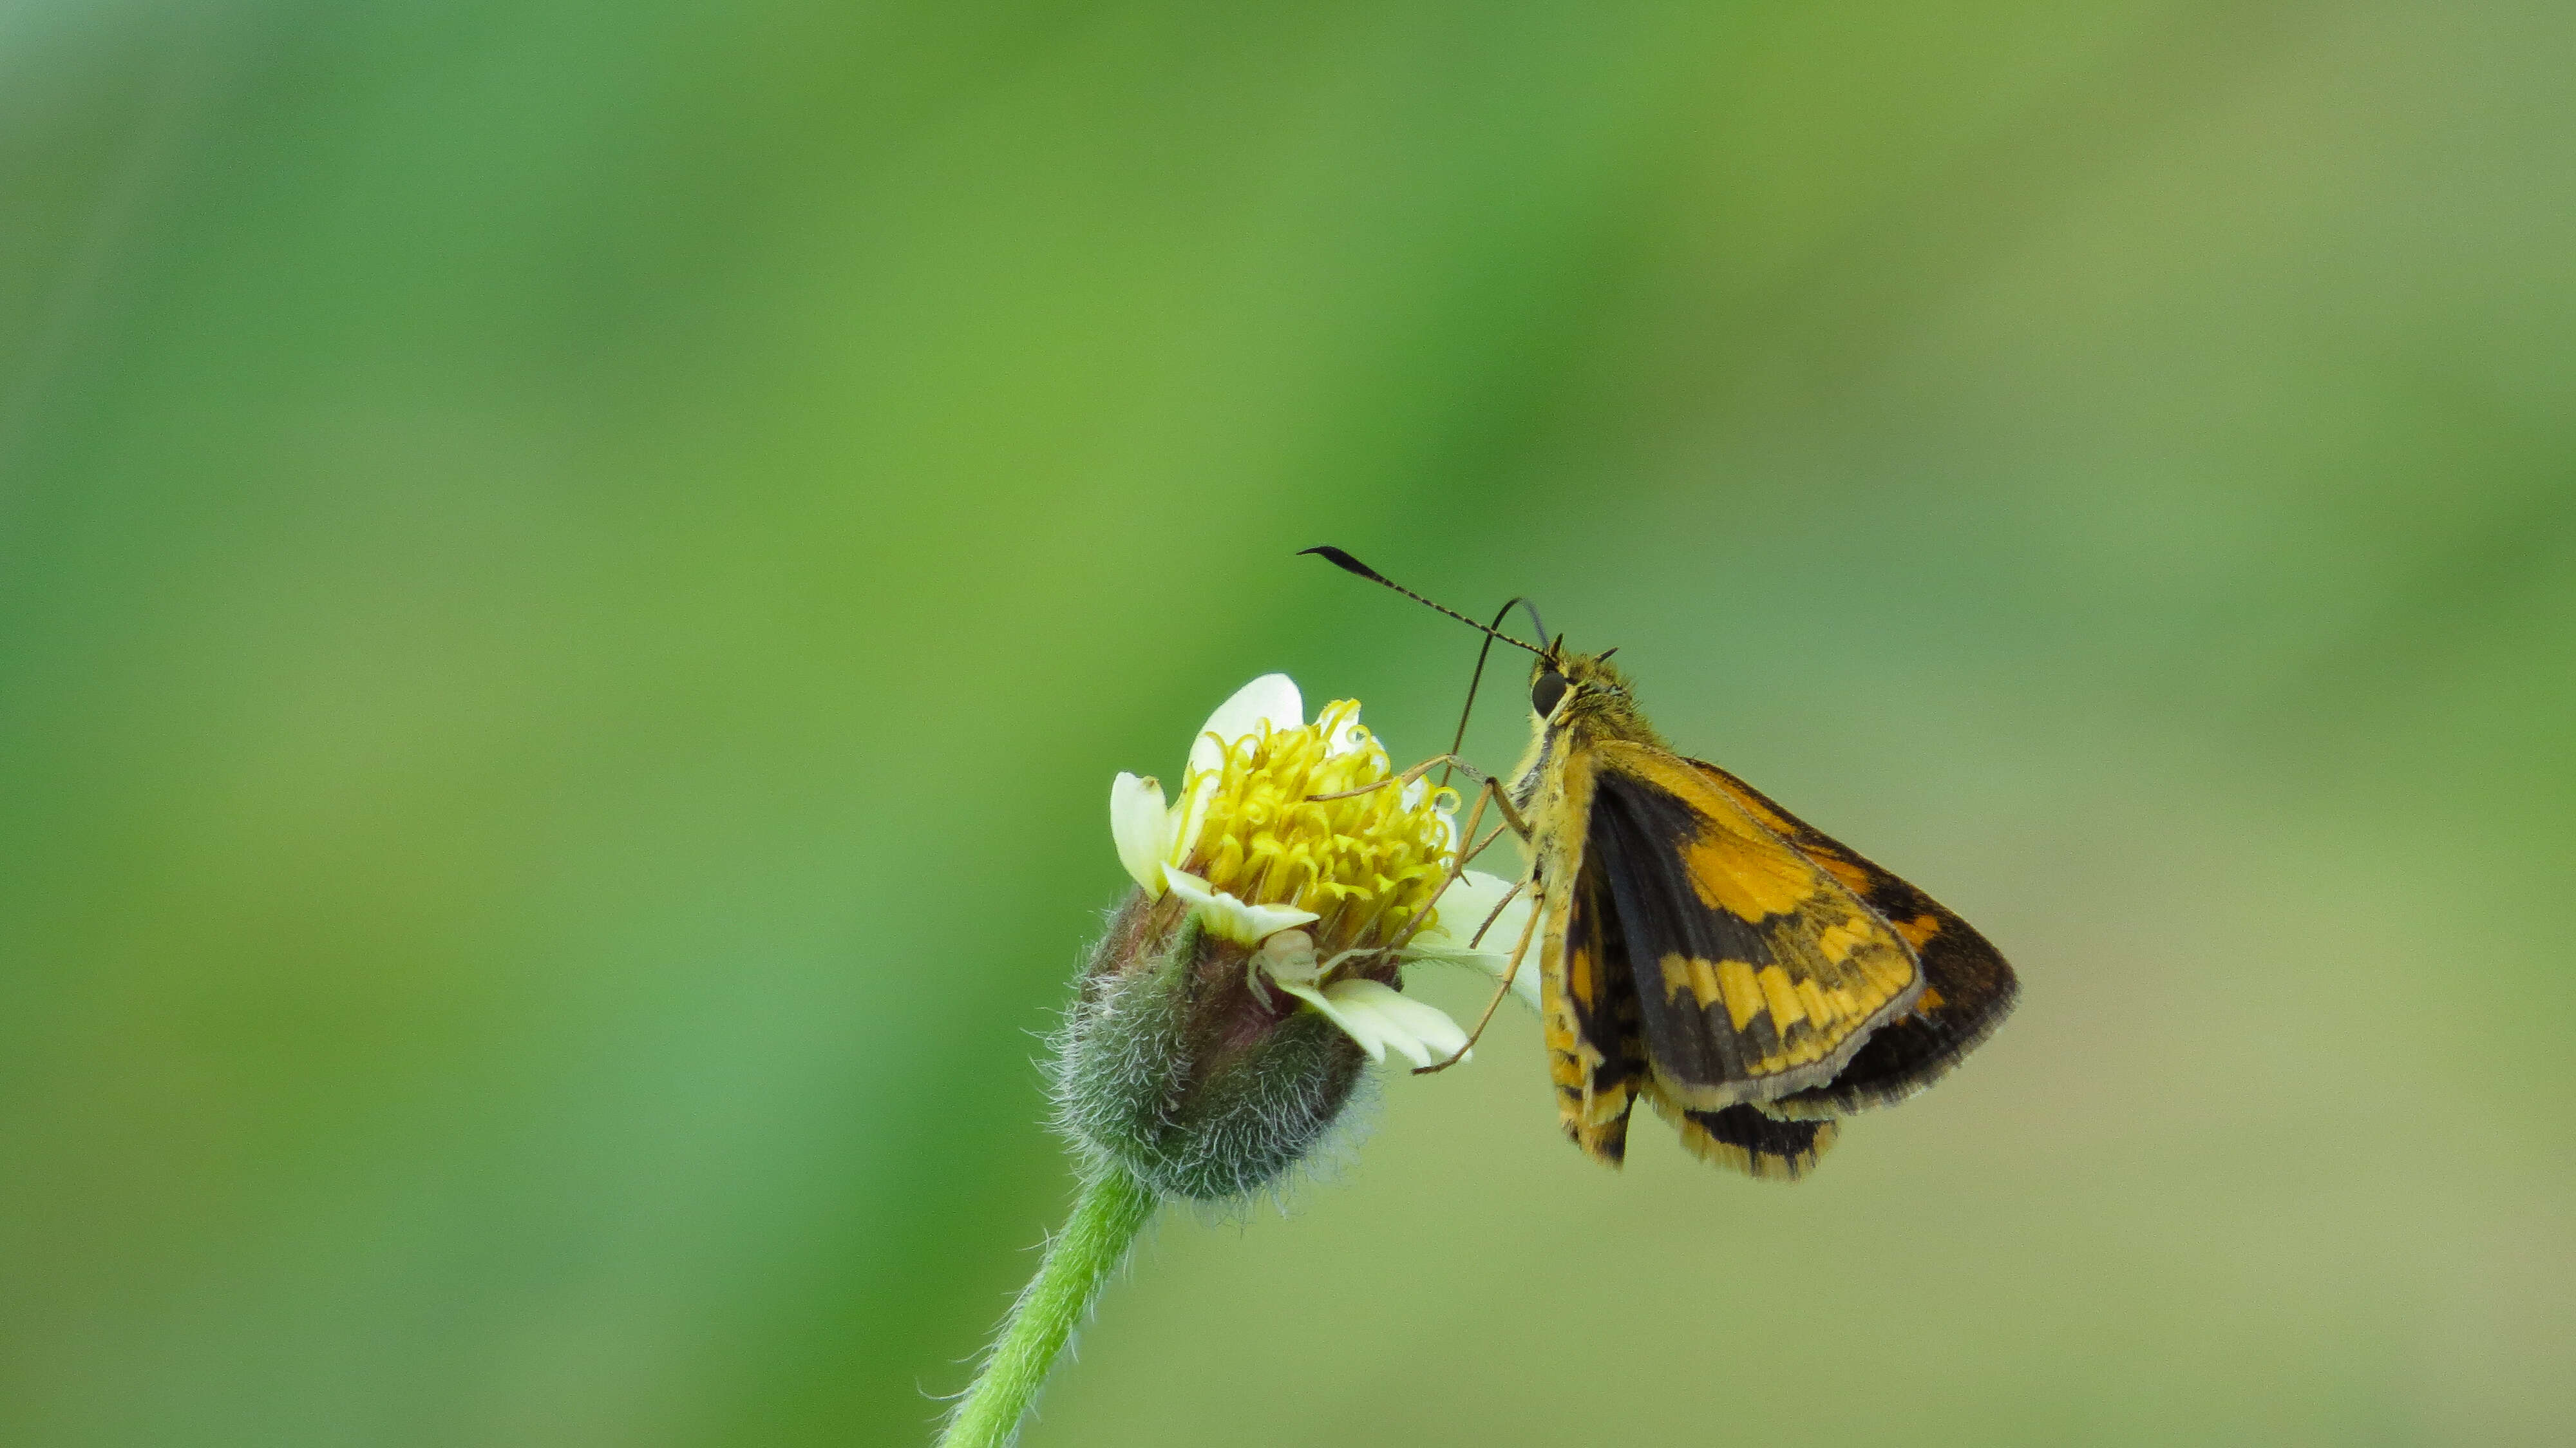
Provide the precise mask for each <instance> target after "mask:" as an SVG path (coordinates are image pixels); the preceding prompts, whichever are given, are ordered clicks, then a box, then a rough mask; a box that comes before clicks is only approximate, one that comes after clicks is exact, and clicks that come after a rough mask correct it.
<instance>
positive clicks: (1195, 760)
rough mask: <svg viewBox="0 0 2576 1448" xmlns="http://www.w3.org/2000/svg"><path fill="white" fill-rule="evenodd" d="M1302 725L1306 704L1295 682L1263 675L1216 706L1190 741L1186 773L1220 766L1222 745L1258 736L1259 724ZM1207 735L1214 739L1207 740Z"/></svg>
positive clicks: (1281, 676)
mask: <svg viewBox="0 0 2576 1448" xmlns="http://www.w3.org/2000/svg"><path fill="white" fill-rule="evenodd" d="M1305 722H1306V702H1305V700H1304V699H1302V698H1300V697H1299V696H1298V693H1297V684H1296V681H1295V680H1293V679H1290V678H1289V677H1288V676H1287V675H1286V674H1264V675H1262V676H1261V677H1260V678H1258V679H1255V680H1253V681H1252V682H1251V683H1249V684H1246V685H1244V686H1243V687H1242V688H1240V689H1237V690H1235V691H1234V697H1233V698H1231V699H1228V700H1226V701H1225V702H1224V703H1222V704H1219V705H1217V706H1216V712H1215V713H1213V714H1210V715H1209V716H1208V721H1207V725H1206V727H1205V728H1202V729H1201V730H1199V733H1198V737H1197V738H1196V739H1193V740H1191V741H1190V773H1192V774H1196V773H1198V772H1199V771H1200V770H1203V769H1214V768H1216V767H1217V766H1218V765H1220V764H1223V763H1224V762H1225V748H1224V746H1226V745H1231V744H1233V743H1234V742H1235V741H1236V740H1238V739H1242V738H1244V737H1246V736H1248V735H1253V734H1258V733H1260V732H1261V726H1262V725H1263V724H1268V725H1269V726H1270V727H1271V728H1273V729H1294V728H1296V727H1298V726H1299V725H1301V724H1304V723H1305ZM1210 735H1214V736H1216V737H1215V738H1213V739H1211V738H1209V737H1208V736H1210ZM1219 741H1223V743H1222V744H1220V743H1219Z"/></svg>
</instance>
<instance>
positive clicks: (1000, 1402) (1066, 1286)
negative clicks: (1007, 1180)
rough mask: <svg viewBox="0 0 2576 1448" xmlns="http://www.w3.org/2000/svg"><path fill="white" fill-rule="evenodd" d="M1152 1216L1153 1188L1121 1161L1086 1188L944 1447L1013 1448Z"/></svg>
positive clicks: (986, 1361)
mask: <svg viewBox="0 0 2576 1448" xmlns="http://www.w3.org/2000/svg"><path fill="white" fill-rule="evenodd" d="M1153 1214H1154V1194H1153V1192H1151V1191H1150V1190H1148V1189H1147V1188H1146V1186H1145V1184H1144V1183H1142V1182H1140V1181H1138V1180H1136V1178H1134V1177H1133V1176H1130V1175H1128V1174H1127V1173H1126V1172H1125V1171H1122V1170H1120V1169H1118V1168H1117V1167H1114V1166H1113V1167H1110V1168H1109V1169H1108V1170H1106V1171H1104V1172H1102V1173H1101V1174H1100V1175H1099V1176H1098V1177H1096V1178H1095V1179H1093V1180H1092V1181H1091V1182H1089V1183H1088V1184H1086V1185H1085V1186H1084V1187H1083V1189H1082V1195H1081V1196H1080V1197H1079V1198H1078V1199H1076V1200H1075V1202H1074V1204H1073V1215H1072V1217H1071V1218H1069V1219H1067V1220H1066V1222H1065V1224H1064V1230H1063V1231H1062V1232H1060V1233H1058V1234H1057V1235H1056V1238H1055V1240H1054V1241H1052V1242H1050V1243H1048V1244H1047V1251H1046V1260H1044V1261H1042V1262H1040V1263H1039V1264H1038V1275H1037V1276H1035V1277H1033V1278H1031V1279H1030V1280H1029V1285H1028V1287H1027V1288H1026V1289H1025V1290H1023V1291H1022V1292H1021V1293H1020V1300H1019V1301H1018V1302H1016V1303H1013V1304H1012V1305H1011V1315H1010V1316H1009V1317H1007V1318H1005V1319H1004V1320H1003V1322H1002V1333H1001V1336H1000V1337H999V1338H997V1339H995V1340H994V1343H993V1350H992V1352H991V1353H989V1354H987V1355H986V1356H985V1359H984V1366H983V1368H982V1370H981V1371H979V1372H977V1373H976V1374H975V1382H974V1384H973V1386H971V1387H969V1388H967V1389H966V1396H965V1398H964V1399H963V1400H961V1401H960V1402H959V1403H958V1404H957V1412H956V1414H955V1415H954V1416H952V1417H951V1418H950V1419H949V1420H948V1431H947V1433H946V1434H944V1435H943V1436H942V1437H941V1438H940V1440H939V1443H940V1448H1009V1445H1010V1444H1011V1443H1012V1442H1013V1441H1014V1440H1015V1439H1017V1438H1018V1437H1019V1435H1020V1423H1021V1421H1022V1420H1023V1419H1025V1418H1026V1417H1027V1416H1028V1411H1029V1406H1030V1405H1031V1404H1032V1403H1034V1402H1035V1401H1036V1400H1037V1395H1038V1389H1039V1388H1041V1387H1044V1386H1045V1385H1046V1380H1047V1373H1048V1372H1049V1370H1051V1369H1052V1368H1054V1366H1055V1361H1056V1359H1057V1358H1058V1357H1060V1356H1062V1355H1063V1353H1064V1349H1065V1345H1066V1344H1067V1343H1069V1342H1071V1341H1072V1340H1073V1334H1074V1330H1075V1329H1076V1328H1078V1327H1080V1326H1081V1325H1082V1323H1083V1321H1084V1320H1085V1319H1086V1318H1088V1317H1090V1315H1091V1308H1092V1304H1094V1303H1095V1302H1098V1301H1099V1300H1100V1289H1101V1288H1103V1287H1105V1286H1107V1285H1108V1284H1109V1279H1110V1277H1111V1276H1112V1275H1113V1274H1115V1273H1116V1272H1117V1271H1118V1267H1119V1264H1121V1263H1123V1262H1125V1261H1126V1260H1127V1249H1128V1248H1129V1247H1130V1246H1133V1245H1134V1244H1135V1241H1136V1233H1137V1232H1138V1231H1139V1230H1141V1229H1142V1228H1143V1227H1144V1225H1145V1219H1146V1218H1148V1217H1150V1216H1152V1215H1153Z"/></svg>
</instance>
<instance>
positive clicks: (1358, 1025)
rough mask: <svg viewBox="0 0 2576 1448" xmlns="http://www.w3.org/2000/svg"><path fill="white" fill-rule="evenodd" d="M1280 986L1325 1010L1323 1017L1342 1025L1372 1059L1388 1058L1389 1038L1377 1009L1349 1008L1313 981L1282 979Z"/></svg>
mask: <svg viewBox="0 0 2576 1448" xmlns="http://www.w3.org/2000/svg"><path fill="white" fill-rule="evenodd" d="M1279 988H1280V989H1281V990H1284V991H1286V992H1288V993H1289V994H1290V995H1292V996H1295V997H1296V998H1297V999H1299V1000H1301V1001H1304V1002H1305V1003H1306V1004H1308V1005H1310V1006H1313V1007H1314V1008H1315V1009H1316V1010H1318V1011H1320V1012H1322V1013H1323V1016H1324V1019H1326V1020H1328V1021H1331V1022H1332V1023H1333V1024H1334V1025H1337V1026H1339V1027H1341V1028H1342V1034H1344V1035H1346V1036H1349V1037H1350V1038H1351V1039H1352V1040H1354V1041H1357V1042H1359V1043H1360V1049H1361V1050H1363V1051H1366V1052H1368V1058H1369V1059H1370V1060H1372V1061H1383V1060H1385V1059H1386V1038H1385V1037H1384V1036H1382V1035H1380V1034H1379V1033H1378V1019H1379V1018H1378V1016H1377V1013H1376V1012H1374V1011H1370V1010H1366V1009H1362V1010H1357V1011H1346V1010H1344V1009H1343V1008H1342V1007H1341V1006H1339V1005H1337V1004H1335V1003H1334V1002H1333V1000H1332V999H1331V998H1330V997H1328V996H1326V995H1325V994H1324V993H1323V992H1322V991H1319V990H1317V989H1315V988H1314V987H1313V986H1311V985H1290V984H1288V983H1287V982H1286V981H1281V982H1280V983H1279Z"/></svg>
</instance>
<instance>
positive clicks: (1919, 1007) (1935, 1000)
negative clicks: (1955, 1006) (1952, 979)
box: [1914, 985, 1941, 1016]
mask: <svg viewBox="0 0 2576 1448" xmlns="http://www.w3.org/2000/svg"><path fill="white" fill-rule="evenodd" d="M1939 1009H1941V993H1940V992H1939V991H1937V990H1934V989H1933V988H1932V987H1930V986H1928V985H1927V986H1925V987H1923V994H1921V995H1919V996H1916V997H1915V998H1914V1013H1915V1014H1916V1015H1918V1016H1919V1015H1921V1014H1923V1013H1924V1012H1925V1011H1937V1010H1939Z"/></svg>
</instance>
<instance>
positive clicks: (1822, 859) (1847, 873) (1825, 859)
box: [1728, 795, 1878, 900]
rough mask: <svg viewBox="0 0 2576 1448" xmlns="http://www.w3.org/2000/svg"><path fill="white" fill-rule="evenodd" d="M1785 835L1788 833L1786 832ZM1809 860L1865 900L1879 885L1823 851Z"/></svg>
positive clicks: (1810, 853) (1851, 864)
mask: <svg viewBox="0 0 2576 1448" xmlns="http://www.w3.org/2000/svg"><path fill="white" fill-rule="evenodd" d="M1728 797H1729V798H1731V799H1735V802H1736V803H1738V804H1744V803H1745V801H1744V800H1742V799H1741V798H1738V797H1736V796H1733V795H1730V796H1728ZM1747 808H1750V806H1749V805H1748V806H1747ZM1784 833H1786V832H1785V831H1784ZM1807 858H1808V859H1810V860H1813V861H1815V862H1816V863H1817V864H1819V865H1822V866H1823V867H1824V868H1825V873H1827V874H1829V875H1831V876H1833V877H1834V878H1835V879H1837V880H1840V881H1842V882H1843V883H1844V884H1845V885H1848V886H1850V887H1851V892H1852V893H1853V894H1855V895H1858V896H1860V897H1861V898H1862V899H1864V900H1866V899H1868V898H1869V892H1870V888H1871V887H1872V886H1874V885H1876V884H1877V883H1878V882H1877V881H1875V880H1873V879H1871V878H1870V874H1869V871H1867V870H1864V869H1862V868H1861V867H1860V866H1858V865H1855V864H1853V863H1852V862H1851V861H1849V860H1846V859H1843V858H1841V857H1839V856H1835V855H1828V854H1825V853H1824V852H1822V851H1810V852H1809V853H1808V855H1807Z"/></svg>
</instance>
